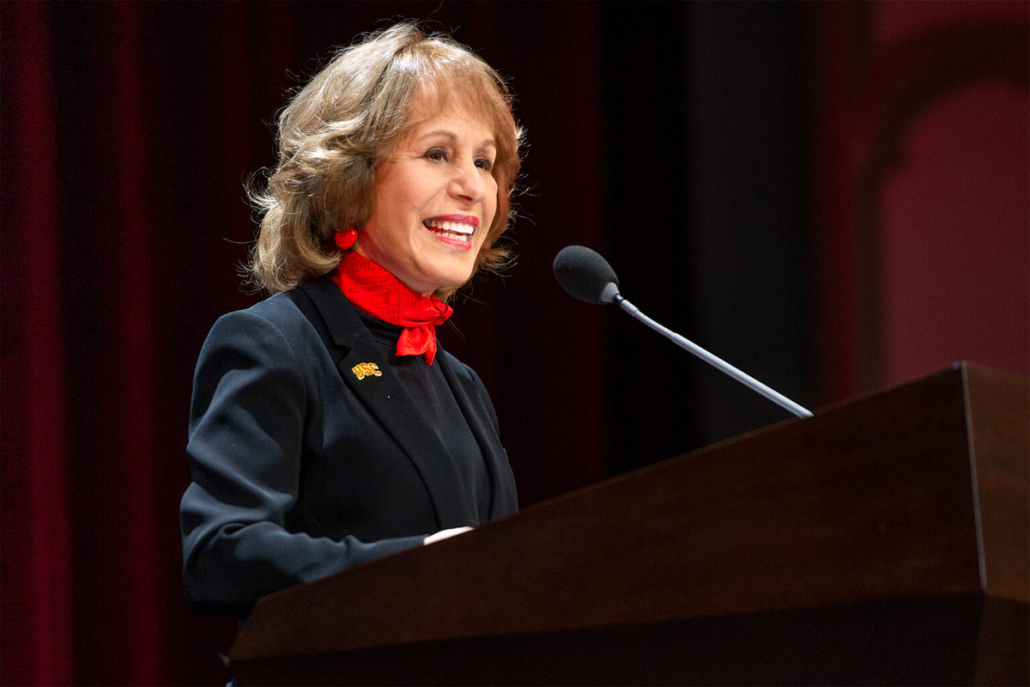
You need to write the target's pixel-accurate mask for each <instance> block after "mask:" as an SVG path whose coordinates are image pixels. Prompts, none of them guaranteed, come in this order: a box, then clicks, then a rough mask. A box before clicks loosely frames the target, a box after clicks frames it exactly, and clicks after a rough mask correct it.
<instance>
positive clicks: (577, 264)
mask: <svg viewBox="0 0 1030 687" xmlns="http://www.w3.org/2000/svg"><path fill="white" fill-rule="evenodd" d="M554 276H555V278H556V279H557V280H558V283H559V284H561V285H562V288H563V289H565V290H566V291H568V292H569V293H570V294H571V295H573V296H575V297H576V298H578V299H580V300H581V301H586V302H587V303H594V304H595V305H605V304H606V303H611V302H612V301H613V300H615V297H616V296H617V295H619V278H618V277H616V276H615V270H613V269H612V266H611V265H609V264H608V261H606V260H605V259H604V258H602V257H601V256H600V255H599V254H598V253H597V252H596V251H592V250H590V249H589V248H586V247H584V246H566V247H565V248H562V249H561V250H560V251H558V255H556V256H555V257H554Z"/></svg>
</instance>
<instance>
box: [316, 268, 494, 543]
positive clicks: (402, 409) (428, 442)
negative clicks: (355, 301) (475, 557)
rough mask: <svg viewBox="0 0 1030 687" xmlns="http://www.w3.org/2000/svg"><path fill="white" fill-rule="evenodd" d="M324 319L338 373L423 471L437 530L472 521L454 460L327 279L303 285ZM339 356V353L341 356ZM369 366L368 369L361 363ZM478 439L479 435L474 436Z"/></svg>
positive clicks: (344, 301) (354, 314)
mask: <svg viewBox="0 0 1030 687" xmlns="http://www.w3.org/2000/svg"><path fill="white" fill-rule="evenodd" d="M302 288H304V290H305V291H306V293H307V294H308V295H309V296H310V297H311V300H312V301H313V302H314V304H315V307H316V308H317V309H318V311H319V313H320V314H321V316H322V319H323V321H324V323H325V326H326V330H327V333H328V336H329V341H328V342H327V345H329V344H331V345H332V346H334V347H336V351H332V350H331V351H330V353H332V354H333V359H334V360H335V361H337V367H338V369H339V372H340V377H341V378H342V379H343V382H344V384H346V385H347V386H348V388H349V389H350V390H351V391H353V393H354V395H355V396H357V397H358V398H359V399H361V401H362V402H363V403H364V404H365V406H366V407H367V408H368V409H369V411H371V413H372V414H373V415H375V416H376V418H377V419H378V420H379V421H380V423H381V424H382V426H383V427H384V428H386V431H387V432H389V433H390V435H391V436H392V437H393V439H394V440H395V441H396V442H397V443H398V444H399V445H400V447H401V448H402V449H403V450H404V452H405V453H406V454H407V455H408V458H409V459H410V460H411V461H412V463H414V464H415V467H416V469H417V470H418V471H419V473H420V474H421V475H422V479H423V481H424V482H425V485H426V489H427V490H428V492H429V496H430V499H431V500H432V502H433V508H434V509H435V510H436V516H437V520H438V522H439V525H440V528H441V529H446V528H450V527H460V526H463V525H469V524H472V523H475V522H476V521H477V519H478V518H477V516H476V514H475V512H474V511H473V509H472V504H470V503H468V502H467V501H466V500H465V499H459V498H455V489H454V487H453V485H455V484H457V483H458V481H459V476H458V471H457V468H456V466H455V465H454V461H453V459H452V458H451V456H450V454H449V453H448V452H447V449H446V447H444V445H443V443H442V442H441V441H440V439H439V437H438V436H437V434H436V432H435V431H433V429H432V427H430V425H429V423H428V422H427V421H426V420H425V417H424V416H423V415H422V412H421V411H420V410H419V409H418V407H417V406H416V405H415V402H414V401H412V400H411V396H410V395H409V394H408V392H407V391H406V390H405V389H404V387H403V386H401V383H400V381H399V380H398V379H397V378H396V377H395V376H394V375H393V374H392V373H391V372H390V370H389V367H388V366H387V365H386V364H385V361H384V360H383V359H382V354H381V352H380V350H379V348H378V346H377V345H376V343H375V341H374V340H373V339H372V335H371V334H370V333H369V331H368V328H367V327H366V326H365V325H364V323H363V322H362V321H361V318H360V317H359V316H358V314H357V312H356V311H355V309H354V306H353V305H351V303H350V301H348V300H347V298H346V297H345V296H344V295H343V293H342V292H341V291H340V289H339V287H338V286H336V284H335V283H333V282H332V281H331V280H328V279H324V280H321V281H319V282H316V283H314V284H312V285H310V286H305V287H302ZM341 356H342V357H341ZM369 364H374V365H375V366H377V367H378V371H379V373H380V374H379V375H376V374H375V373H374V372H375V371H374V370H373V368H371V367H370V366H369V367H365V366H366V365H369ZM477 438H478V437H477Z"/></svg>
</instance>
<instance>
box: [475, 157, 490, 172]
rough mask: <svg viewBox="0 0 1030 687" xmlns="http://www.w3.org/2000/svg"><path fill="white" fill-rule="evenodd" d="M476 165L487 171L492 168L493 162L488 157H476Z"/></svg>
mask: <svg viewBox="0 0 1030 687" xmlns="http://www.w3.org/2000/svg"><path fill="white" fill-rule="evenodd" d="M476 167H479V168H480V169H482V170H484V171H487V172H489V171H490V170H492V169H493V168H494V163H493V160H491V159H490V158H488V157H477V158H476Z"/></svg>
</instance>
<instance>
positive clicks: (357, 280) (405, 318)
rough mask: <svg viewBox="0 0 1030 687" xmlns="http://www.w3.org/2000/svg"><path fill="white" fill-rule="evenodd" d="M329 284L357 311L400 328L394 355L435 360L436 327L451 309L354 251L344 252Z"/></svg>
mask: <svg viewBox="0 0 1030 687" xmlns="http://www.w3.org/2000/svg"><path fill="white" fill-rule="evenodd" d="M333 281H334V282H336V284H337V286H339V287H340V289H341V290H342V291H343V294H344V295H345V296H347V300H349V301H350V302H351V303H353V304H354V305H355V306H356V307H357V308H358V310H360V311H361V312H363V313H365V314H367V315H371V316H372V317H375V318H377V319H380V320H382V321H383V322H388V323H389V324H392V325H396V326H399V327H404V331H402V332H401V336H400V338H399V339H398V340H397V355H425V357H426V363H428V364H429V365H432V364H433V359H434V358H435V357H436V325H438V324H443V323H444V322H445V321H446V320H447V318H448V317H450V316H451V312H452V309H451V306H449V305H447V304H446V303H444V302H443V301H441V300H440V299H439V298H437V297H436V296H429V297H428V298H427V297H425V296H421V295H419V294H417V293H415V292H414V291H412V290H411V289H409V288H408V287H407V286H405V285H404V284H403V283H402V282H401V280H400V279H398V278H397V277H395V276H393V275H392V274H390V273H389V272H387V271H386V270H385V269H383V268H382V267H380V266H379V265H377V264H376V263H374V262H372V261H371V260H369V259H368V258H366V257H365V256H363V255H359V254H358V252H357V251H353V250H352V251H347V252H345V253H344V256H343V260H341V261H340V267H339V268H338V269H337V270H336V272H335V273H334V274H333Z"/></svg>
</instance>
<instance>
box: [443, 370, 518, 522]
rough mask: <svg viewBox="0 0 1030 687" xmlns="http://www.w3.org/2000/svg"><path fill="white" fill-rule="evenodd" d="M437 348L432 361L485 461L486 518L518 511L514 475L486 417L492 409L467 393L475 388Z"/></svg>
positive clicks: (493, 423)
mask: <svg viewBox="0 0 1030 687" xmlns="http://www.w3.org/2000/svg"><path fill="white" fill-rule="evenodd" d="M441 353H442V350H441V351H438V353H437V356H436V363H437V364H438V365H440V369H441V370H442V371H443V374H444V377H445V378H446V379H447V384H448V386H450V387H451V391H453V392H454V398H455V399H456V400H457V402H458V407H459V408H461V413H462V415H464V416H465V420H466V422H468V426H469V428H470V429H471V430H472V435H473V436H474V437H475V438H476V443H478V444H479V448H480V450H481V451H482V452H483V460H484V461H485V462H486V467H487V470H489V472H490V479H491V481H492V482H493V495H494V497H493V500H492V501H491V503H490V517H491V518H496V517H499V516H501V515H507V514H508V513H513V512H515V511H516V510H518V497H517V496H516V490H515V476H514V475H513V474H512V472H511V466H510V465H509V463H508V458H507V454H506V453H505V451H504V446H502V445H501V439H500V437H499V436H498V435H497V432H496V430H495V426H496V418H495V417H493V416H489V415H488V413H490V412H492V408H491V407H490V406H488V405H486V403H487V401H485V400H484V399H473V398H471V397H470V395H471V394H472V393H473V392H474V391H475V389H474V388H473V387H471V386H470V385H469V383H468V380H465V379H462V378H460V377H459V375H458V373H457V370H455V366H454V363H453V362H452V361H455V359H454V358H452V357H451V356H449V355H446V354H441Z"/></svg>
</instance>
